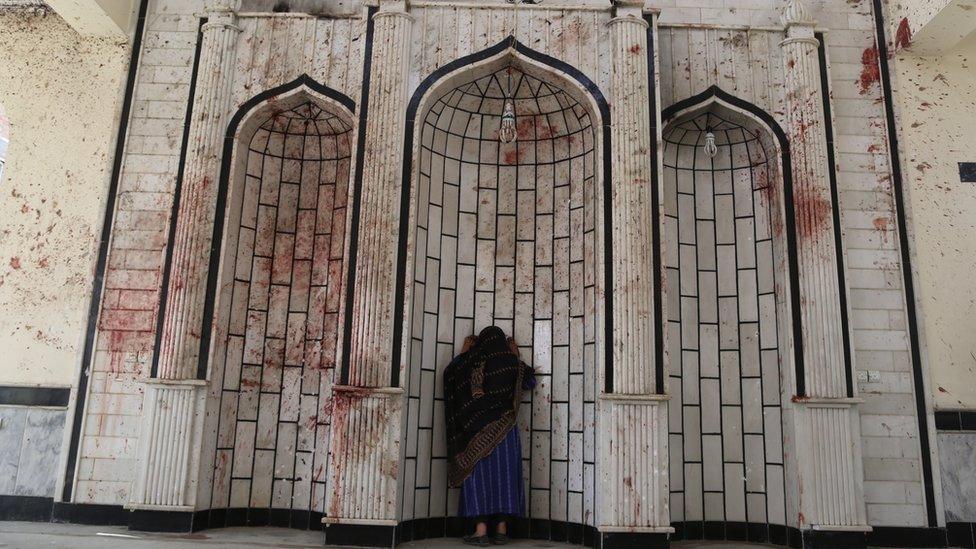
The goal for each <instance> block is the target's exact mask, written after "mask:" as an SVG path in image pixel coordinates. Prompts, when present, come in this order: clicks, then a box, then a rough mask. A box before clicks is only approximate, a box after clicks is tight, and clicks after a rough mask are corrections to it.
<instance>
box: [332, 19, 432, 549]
mask: <svg viewBox="0 0 976 549" xmlns="http://www.w3.org/2000/svg"><path fill="white" fill-rule="evenodd" d="M412 23H413V18H412V17H411V16H410V15H409V14H408V13H407V3H406V2H404V1H403V0H380V3H379V9H378V11H377V12H376V13H375V15H373V19H372V25H373V34H372V37H373V42H372V55H371V57H370V63H371V65H370V67H371V68H370V72H371V74H370V76H369V90H368V92H367V97H368V100H369V103H368V112H367V113H366V124H365V128H364V130H363V131H365V150H363V151H359V152H357V154H361V155H363V158H364V159H365V163H364V165H363V178H362V180H361V181H358V182H356V184H357V185H360V186H361V198H360V208H359V211H360V214H359V220H358V224H359V225H358V226H359V237H358V240H357V242H356V245H357V250H358V251H357V257H356V265H355V271H354V272H353V284H354V287H353V299H352V309H351V315H352V330H351V333H350V344H349V349H348V350H347V352H348V353H349V354H348V356H349V376H348V380H347V381H346V382H345V384H343V385H336V386H335V387H334V388H333V396H332V412H331V413H332V428H331V434H330V438H331V441H332V442H331V444H330V446H329V480H328V486H327V489H326V492H327V495H326V501H325V503H326V509H325V516H324V517H323V518H322V522H323V523H324V524H325V525H326V528H325V536H326V542H327V543H334V544H340V545H341V544H347V543H359V542H361V541H362V540H361V539H355V538H350V537H347V536H348V535H350V534H349V532H353V531H356V530H354V529H355V528H362V527H368V528H369V530H370V536H371V537H372V539H373V540H376V543H380V541H379V540H382V544H385V545H389V544H390V543H392V542H393V541H392V540H393V539H394V530H395V527H396V524H397V497H396V495H397V485H398V479H399V460H400V433H401V429H400V425H401V421H402V409H403V405H404V396H403V390H402V389H401V388H399V387H389V386H388V385H389V384H390V368H391V366H392V348H393V325H394V318H393V314H394V306H395V305H396V303H395V299H396V293H397V292H396V272H397V263H396V262H397V254H398V241H399V239H398V237H399V234H398V233H399V227H400V192H401V190H402V188H403V181H402V179H403V178H402V175H403V173H402V169H403V154H404V150H403V139H404V135H403V132H404V124H405V119H406V109H407V102H408V99H409V98H408V97H407V68H408V65H409V61H410V42H411V33H410V29H411V26H412ZM408 154H409V152H408ZM337 525H342V526H337ZM350 528H353V530H350Z"/></svg>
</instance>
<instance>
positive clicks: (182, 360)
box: [128, 0, 240, 511]
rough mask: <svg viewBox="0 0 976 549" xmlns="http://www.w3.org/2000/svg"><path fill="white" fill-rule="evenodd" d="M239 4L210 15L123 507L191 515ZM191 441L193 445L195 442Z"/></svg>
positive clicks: (227, 0) (213, 9)
mask: <svg viewBox="0 0 976 549" xmlns="http://www.w3.org/2000/svg"><path fill="white" fill-rule="evenodd" d="M239 6H240V0H214V1H213V2H211V3H209V5H208V7H207V12H206V16H207V22H206V23H205V24H204V25H203V27H202V32H203V41H202V44H201V51H200V63H199V67H198V73H197V74H198V77H197V86H196V92H195V94H194V97H193V118H192V120H191V121H190V129H189V140H188V148H187V156H186V163H185V167H184V170H183V186H182V189H181V191H180V199H179V200H180V202H179V205H178V212H179V213H178V217H177V220H176V221H175V222H176V232H175V237H174V239H173V242H171V243H170V245H171V246H172V247H173V256H172V259H171V262H172V263H171V269H170V278H169V285H168V286H167V290H168V297H167V301H166V308H165V313H164V318H163V323H162V326H161V327H160V329H161V330H162V337H161V340H160V347H159V350H158V351H157V352H158V353H159V362H158V368H157V377H156V378H155V379H150V380H148V381H147V382H146V384H145V400H144V405H143V406H144V410H143V422H142V432H141V437H140V441H139V444H140V449H139V454H138V456H139V457H138V462H137V464H136V484H135V489H134V490H133V491H132V495H131V496H130V501H129V504H128V507H130V508H137V509H158V510H167V511H192V510H193V500H194V497H193V495H194V490H193V489H192V484H193V483H194V482H195V479H194V478H192V476H193V475H192V471H196V470H197V467H196V466H195V463H194V462H195V461H197V460H198V459H199V447H200V444H199V440H197V439H198V438H199V433H200V432H201V423H200V422H199V421H197V417H198V416H199V415H202V407H203V403H202V400H203V398H202V395H204V394H205V391H204V390H203V388H204V386H205V384H206V382H205V381H203V380H198V379H196V376H197V366H198V361H199V352H200V336H201V334H202V333H203V331H204V330H205V329H209V326H208V327H205V326H203V308H204V300H205V297H206V296H205V294H206V286H207V274H208V269H209V261H210V251H211V247H212V245H213V240H212V237H213V224H214V211H215V208H216V200H217V187H218V185H219V181H218V179H219V177H220V174H219V171H220V155H221V151H222V149H223V144H224V132H225V131H226V124H227V118H228V116H229V112H228V111H229V110H230V102H231V93H230V92H231V84H232V82H233V70H234V62H235V51H236V48H237V36H238V34H239V33H240V29H239V28H238V27H237V26H236V23H237V14H236V10H237V9H238V8H239ZM194 441H195V442H194Z"/></svg>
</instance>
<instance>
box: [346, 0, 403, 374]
mask: <svg viewBox="0 0 976 549" xmlns="http://www.w3.org/2000/svg"><path fill="white" fill-rule="evenodd" d="M377 10H379V8H378V7H376V6H368V7H367V8H366V43H365V44H364V49H363V81H362V84H361V86H360V88H361V89H360V94H359V105H360V107H359V127H358V128H357V130H356V131H357V132H358V135H357V136H356V172H355V173H356V175H355V177H354V178H353V185H354V188H353V195H352V215H351V216H350V217H349V221H350V223H352V227H350V230H349V258H348V259H347V260H346V265H348V267H346V303H345V310H344V311H343V313H342V314H343V317H344V324H345V328H344V329H343V330H342V365H341V367H340V370H339V380H340V383H341V384H342V385H348V384H349V346H350V344H351V343H352V303H353V301H354V300H355V298H356V294H355V292H354V290H355V285H356V284H355V280H356V260H357V257H358V255H359V209H360V203H361V202H362V197H363V165H364V161H365V154H364V153H365V149H366V118H367V115H368V114H369V85H370V81H371V80H372V77H373V30H374V23H373V15H375V14H376V12H377ZM394 386H395V385H394Z"/></svg>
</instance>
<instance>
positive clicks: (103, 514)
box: [51, 501, 129, 526]
mask: <svg viewBox="0 0 976 549" xmlns="http://www.w3.org/2000/svg"><path fill="white" fill-rule="evenodd" d="M51 522H67V523H71V524H97V525H99V526H128V525H129V512H128V511H126V510H125V509H123V508H122V506H121V505H100V504H95V503H62V502H60V501H56V502H54V512H53V513H52V514H51Z"/></svg>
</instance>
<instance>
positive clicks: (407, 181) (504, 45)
mask: <svg viewBox="0 0 976 549" xmlns="http://www.w3.org/2000/svg"><path fill="white" fill-rule="evenodd" d="M508 48H514V49H515V51H516V52H518V53H519V54H521V55H524V56H525V57H528V58H529V59H532V60H533V61H537V62H539V63H542V64H544V65H548V66H549V67H552V68H554V69H556V70H558V71H561V72H563V73H565V74H566V75H567V76H569V77H570V78H572V79H573V80H576V82H578V83H579V84H581V85H582V86H583V88H584V89H585V90H586V91H587V92H589V94H590V96H591V97H592V98H593V100H594V101H595V102H596V104H597V107H598V108H599V109H600V118H601V120H600V124H601V126H602V133H603V145H602V147H603V149H602V151H601V152H602V156H603V216H604V220H603V221H604V235H603V240H604V246H603V248H604V269H605V271H604V278H605V280H604V299H605V300H606V305H605V310H604V313H603V314H604V327H605V332H604V337H605V338H606V345H604V355H605V365H604V385H605V386H604V390H605V391H606V392H607V393H611V392H613V345H612V344H611V342H612V341H613V276H612V275H613V246H612V242H611V240H610V236H611V232H610V231H611V228H612V222H611V220H612V205H611V202H610V199H611V195H610V185H611V179H610V177H611V164H610V106H609V105H608V104H607V101H606V99H605V98H604V96H603V92H601V91H600V88H599V86H597V85H596V83H594V82H593V81H592V80H590V79H589V78H587V77H586V75H584V74H583V73H582V72H580V71H579V70H578V69H576V68H575V67H573V66H572V65H569V64H568V63H565V62H563V61H560V60H559V59H556V58H554V57H550V56H548V55H546V54H544V53H542V52H538V51H536V50H533V49H532V48H530V47H528V46H526V45H524V44H522V43H521V42H519V41H518V40H515V39H514V38H511V37H509V38H506V39H504V40H502V41H501V42H499V43H497V44H495V45H494V46H491V47H490V48H487V49H484V50H481V51H479V52H477V53H473V54H471V55H466V56H464V57H460V58H458V59H455V60H454V61H451V62H450V63H447V64H445V65H443V66H441V67H440V68H438V69H437V70H435V71H434V72H432V73H431V74H430V75H428V76H427V78H425V79H424V81H423V82H421V83H420V86H418V87H417V89H416V90H415V91H414V93H413V96H411V98H410V103H409V104H408V105H407V117H406V118H407V119H406V126H405V128H404V146H403V171H402V181H403V185H402V187H401V190H400V228H399V231H400V232H399V241H400V243H399V249H398V253H397V274H396V300H395V303H396V305H395V307H394V311H393V349H392V357H393V360H392V361H391V362H392V363H391V364H390V385H391V386H392V387H399V386H400V348H401V345H402V339H403V308H404V306H405V304H404V295H405V291H406V272H407V265H406V257H407V229H408V226H407V224H408V223H409V217H410V185H411V183H412V176H413V143H414V135H413V134H414V123H415V119H416V116H417V109H419V108H420V102H421V100H422V99H423V98H424V96H425V95H426V93H427V90H429V89H430V88H432V87H433V86H434V84H436V83H437V82H438V81H439V80H441V79H442V78H444V77H445V76H447V75H448V74H450V73H452V72H454V71H456V70H458V69H461V68H463V67H466V66H468V65H471V64H473V63H477V62H479V61H483V60H485V59H489V58H491V57H493V56H495V55H498V54H500V53H502V52H503V51H505V50H506V49H508ZM353 290H354V289H353V288H352V285H350V287H349V291H350V292H352V291H353ZM351 323H352V320H351V318H349V317H348V316H347V318H346V326H347V330H346V333H347V334H348V333H349V328H350V327H351ZM348 368H349V354H348V353H345V355H344V357H343V371H344V375H347V374H348V372H347V370H348ZM346 382H347V381H346V379H345V378H344V381H343V383H346Z"/></svg>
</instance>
